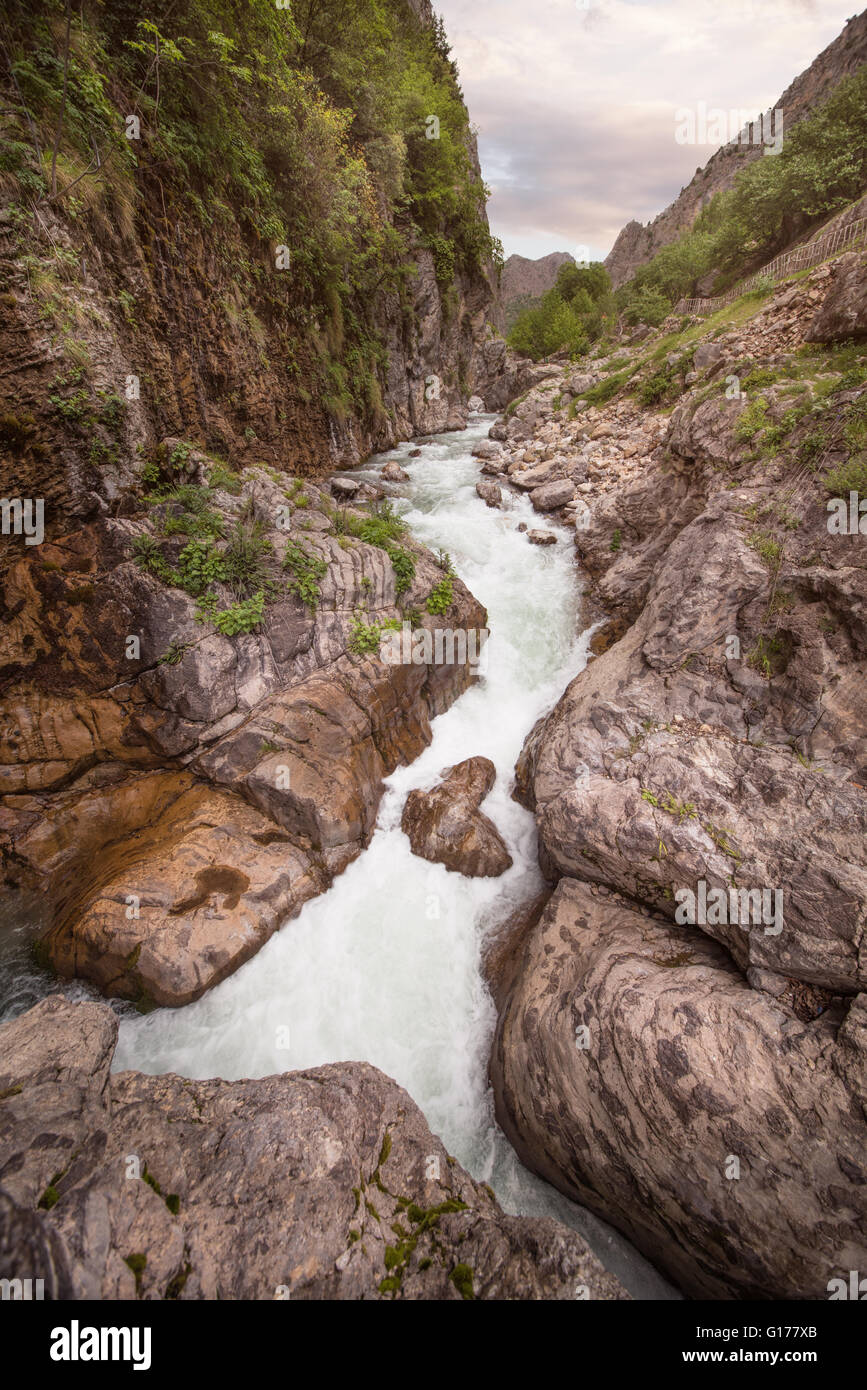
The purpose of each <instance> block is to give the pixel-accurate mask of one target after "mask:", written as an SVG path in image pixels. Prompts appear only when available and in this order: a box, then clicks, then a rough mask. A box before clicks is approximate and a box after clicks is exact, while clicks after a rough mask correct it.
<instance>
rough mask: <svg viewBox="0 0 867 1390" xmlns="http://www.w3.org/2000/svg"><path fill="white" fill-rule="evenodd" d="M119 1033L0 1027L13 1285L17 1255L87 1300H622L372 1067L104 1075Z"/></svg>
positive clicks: (1, 1125)
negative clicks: (231, 1074)
mask: <svg viewBox="0 0 867 1390" xmlns="http://www.w3.org/2000/svg"><path fill="white" fill-rule="evenodd" d="M116 1034H117V1023H116V1020H115V1018H114V1015H113V1014H112V1011H111V1010H110V1009H109V1008H108V1007H107V1006H106V1005H103V1004H91V1003H88V1004H72V1003H69V1002H67V1001H66V1000H63V999H60V998H59V997H54V998H50V999H46V1000H43V1001H42V1003H40V1004H38V1005H36V1007H35V1008H33V1009H31V1010H30V1011H29V1012H28V1013H26V1014H24V1015H22V1016H21V1017H20V1018H17V1019H15V1020H14V1021H12V1022H11V1023H7V1024H5V1025H3V1026H2V1027H0V1096H2V1101H0V1189H2V1190H0V1268H2V1272H3V1274H4V1275H5V1274H6V1271H7V1267H8V1266H9V1263H10V1261H12V1260H14V1259H15V1258H16V1256H17V1257H18V1258H21V1257H23V1256H24V1255H26V1258H27V1261H28V1263H27V1265H26V1268H27V1270H28V1272H32V1277H33V1278H43V1279H45V1283H46V1289H47V1290H48V1291H49V1292H50V1293H55V1294H59V1296H61V1297H65V1298H73V1299H98V1300H104V1299H111V1300H115V1299H135V1298H140V1299H145V1300H151V1299H164V1298H169V1299H184V1300H188V1299H267V1300H273V1299H275V1298H276V1299H290V1298H291V1299H361V1298H390V1299H394V1298H403V1299H461V1298H505V1299H542V1298H544V1299H575V1298H578V1299H583V1298H587V1297H589V1298H605V1299H618V1298H625V1297H627V1295H626V1294H625V1293H624V1291H623V1289H622V1287H621V1286H620V1284H619V1283H618V1281H617V1280H616V1279H615V1278H614V1277H613V1276H612V1275H610V1274H608V1273H607V1272H606V1271H605V1270H604V1269H603V1267H602V1265H601V1264H600V1262H599V1260H598V1259H597V1258H596V1257H595V1256H594V1255H593V1254H592V1253H591V1252H590V1250H589V1249H588V1248H587V1246H586V1245H585V1243H584V1241H583V1240H582V1238H581V1237H580V1236H578V1235H577V1234H576V1233H575V1232H573V1231H571V1230H568V1229H567V1228H566V1227H563V1226H560V1225H559V1224H558V1223H556V1222H554V1221H550V1220H534V1219H525V1218H521V1217H512V1216H506V1215H505V1214H504V1213H503V1211H502V1210H501V1208H500V1207H499V1205H498V1203H497V1201H496V1200H495V1198H494V1196H493V1194H492V1192H491V1190H490V1189H489V1188H487V1187H485V1186H483V1185H481V1184H478V1183H476V1182H474V1180H473V1179H472V1178H471V1177H470V1175H469V1174H468V1173H467V1172H465V1170H464V1169H463V1168H462V1167H461V1166H460V1164H458V1163H456V1162H455V1160H454V1159H453V1158H450V1157H449V1155H448V1154H447V1153H446V1151H445V1149H444V1148H443V1145H442V1144H441V1143H440V1141H439V1140H438V1139H437V1138H436V1137H435V1136H434V1135H433V1134H432V1133H431V1131H430V1129H429V1128H428V1126H427V1124H426V1122H425V1119H424V1117H423V1115H422V1114H421V1112H420V1110H419V1109H418V1108H417V1106H416V1105H414V1103H413V1101H412V1100H411V1099H410V1097H409V1096H408V1095H407V1093H406V1092H405V1091H404V1090H402V1088H401V1087H400V1086H398V1085H397V1084H396V1083H395V1082H394V1081H391V1080H390V1079H389V1078H388V1077H387V1076H384V1075H383V1073H382V1072H380V1071H377V1069H376V1068H375V1067H372V1066H369V1065H367V1064H366V1063H362V1062H348V1063H337V1064H334V1065H331V1066H324V1067H316V1068H313V1069H312V1070H309V1071H302V1072H290V1073H287V1074H285V1075H282V1076H268V1077H263V1078H262V1079H261V1080H255V1081H234V1082H228V1081H220V1080H213V1081H188V1080H184V1079H183V1078H182V1077H179V1076H144V1075H142V1074H140V1073H138V1072H121V1073H116V1074H114V1075H112V1074H111V1071H110V1068H111V1060H112V1054H113V1051H114V1045H115V1039H116ZM20 1269H21V1266H20V1265H18V1266H17V1269H16V1268H14V1267H13V1270H12V1272H13V1274H14V1273H18V1272H20Z"/></svg>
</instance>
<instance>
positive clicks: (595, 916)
mask: <svg viewBox="0 0 867 1390" xmlns="http://www.w3.org/2000/svg"><path fill="white" fill-rule="evenodd" d="M865 1045H867V996H865V995H859V996H858V998H857V999H855V1000H854V1001H851V1002H850V1001H848V1000H847V1001H845V1003H843V1002H841V1003H839V1004H836V1005H833V1006H832V1007H830V1008H828V1009H827V1010H826V1011H825V1012H824V1013H823V1014H822V1016H821V1017H820V1018H817V1019H816V1020H815V1021H813V1022H810V1023H804V1022H802V1021H800V1020H799V1019H798V1018H797V1017H796V1016H795V1014H794V1012H793V1010H792V1008H791V1007H790V1006H788V1005H787V1004H786V1003H785V1002H782V1001H779V1002H778V1001H774V1000H772V999H771V998H770V997H769V996H768V995H767V994H763V993H760V992H757V991H756V990H753V989H751V988H750V987H749V985H748V984H747V983H746V982H745V981H744V979H743V978H742V976H741V975H740V973H739V971H738V970H737V969H736V968H735V967H734V966H733V965H732V963H731V961H730V960H729V959H728V958H727V956H726V953H725V952H724V951H722V950H721V949H720V948H719V947H718V946H716V945H715V944H714V943H713V942H711V941H709V940H708V939H707V937H705V936H703V935H702V933H701V932H700V931H697V930H695V929H691V928H678V927H675V926H673V925H672V924H670V923H668V922H657V921H651V920H648V919H647V918H645V917H643V916H641V915H640V913H638V912H636V911H635V910H633V909H630V908H629V907H627V906H626V905H625V904H622V903H615V902H612V901H611V900H610V899H608V898H598V897H594V896H592V894H591V890H590V888H589V886H588V885H586V884H580V883H576V882H574V881H572V880H569V879H564V880H563V881H561V883H560V884H559V885H558V887H557V889H556V891H555V893H554V897H553V898H552V900H551V902H550V904H549V905H548V907H547V908H546V910H545V912H544V914H543V916H542V920H541V922H540V924H539V926H538V928H536V930H535V931H534V932H533V933H532V935H531V936H530V939H529V943H528V945H527V947H526V955H525V958H524V961H523V965H522V968H521V971H520V974H519V979H518V983H517V984H516V986H515V988H514V992H513V994H512V995H511V997H510V999H509V1002H508V1003H507V1005H506V1008H505V1010H504V1012H503V1014H502V1016H501V1020H500V1025H499V1030H498V1037H497V1041H496V1044H495V1052H494V1066H493V1071H494V1079H495V1083H496V1088H497V1094H498V1117H499V1119H500V1122H501V1124H502V1125H503V1126H504V1127H505V1129H506V1132H507V1133H508V1134H509V1135H510V1137H512V1139H513V1142H514V1143H515V1144H516V1146H517V1148H518V1151H519V1153H520V1154H521V1157H522V1158H523V1160H524V1162H525V1163H527V1164H528V1165H529V1166H530V1167H531V1168H533V1169H534V1171H536V1172H538V1173H541V1174H542V1175H543V1176H544V1177H546V1178H548V1180H549V1181H551V1182H554V1183H555V1184H556V1185H557V1186H558V1187H560V1188H561V1189H562V1190H563V1191H566V1192H568V1193H569V1194H570V1195H572V1196H573V1197H575V1198H576V1200H578V1201H580V1202H583V1203H584V1204H586V1205H587V1206H590V1207H591V1208H592V1209H594V1210H595V1211H597V1212H599V1213H602V1214H604V1215H605V1216H606V1217H607V1218H608V1219H609V1220H611V1219H612V1218H613V1219H614V1220H615V1221H616V1223H617V1225H618V1226H619V1227H620V1228H621V1229H622V1230H624V1231H626V1232H627V1233H628V1234H629V1236H630V1237H631V1238H632V1239H633V1240H634V1241H635V1242H636V1244H637V1245H638V1246H639V1247H640V1248H641V1249H643V1250H644V1251H645V1252H646V1253H647V1254H648V1256H650V1257H651V1258H653V1259H655V1260H656V1261H657V1262H661V1263H662V1264H663V1265H664V1267H665V1268H666V1269H667V1270H668V1271H669V1272H670V1273H671V1274H672V1276H673V1277H674V1278H675V1279H677V1281H678V1282H679V1284H680V1285H681V1287H682V1288H683V1289H684V1290H685V1291H686V1292H687V1293H689V1294H691V1295H693V1296H694V1297H697V1298H726V1297H739V1298H768V1297H771V1298H814V1299H818V1298H827V1285H828V1281H829V1280H830V1279H832V1278H835V1277H839V1276H840V1275H841V1274H842V1275H843V1276H844V1277H847V1276H846V1271H848V1270H849V1269H850V1268H852V1269H857V1268H858V1267H859V1264H860V1266H861V1267H863V1263H864V1256H865V1252H867V1205H865V1200H864V1180H865V1170H864V1153H865V1141H867V1123H865V1109H864V1106H865V1101H867V1046H865Z"/></svg>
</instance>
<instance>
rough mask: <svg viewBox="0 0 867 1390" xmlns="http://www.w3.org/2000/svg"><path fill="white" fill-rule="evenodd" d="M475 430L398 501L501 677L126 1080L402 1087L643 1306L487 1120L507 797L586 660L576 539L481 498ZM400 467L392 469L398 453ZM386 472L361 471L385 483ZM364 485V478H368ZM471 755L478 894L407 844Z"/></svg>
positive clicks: (468, 702) (508, 898)
mask: <svg viewBox="0 0 867 1390" xmlns="http://www.w3.org/2000/svg"><path fill="white" fill-rule="evenodd" d="M489 424H490V419H489V418H485V417H480V418H479V419H477V420H475V421H474V422H473V423H472V424H471V426H470V428H469V429H468V430H466V431H464V432H462V433H460V434H453V435H444V436H440V437H438V438H437V439H436V440H435V441H432V442H430V443H428V444H426V445H425V447H424V448H423V450H422V456H421V457H420V458H417V459H412V458H410V457H409V451H410V448H411V446H410V445H408V444H407V445H404V446H402V447H401V449H400V450H397V451H395V452H396V455H397V456H398V457H399V458H400V462H401V464H402V466H403V467H404V468H405V469H406V470H407V471H408V472H409V474H410V482H409V483H407V484H403V485H401V486H397V487H395V488H393V489H391V491H392V493H393V495H394V499H395V502H396V505H397V509H398V510H399V511H400V513H401V514H402V515H403V517H404V519H405V520H406V522H407V523H408V525H409V527H410V528H411V530H412V533H413V534H414V535H415V536H416V537H418V538H419V539H420V540H422V541H423V542H425V543H426V544H427V545H428V546H430V547H431V548H434V549H436V548H442V549H444V550H448V551H449V553H450V554H451V556H452V560H453V562H454V565H455V568H456V570H457V572H458V574H459V575H460V577H461V578H462V579H463V580H464V581H465V582H466V584H467V585H468V586H469V588H470V590H471V591H472V593H473V594H475V595H476V597H477V598H478V599H479V600H480V601H481V602H482V603H483V604H484V605H485V606H486V607H487V610H488V626H489V629H490V631H491V634H492V635H491V638H490V643H489V648H488V658H487V674H486V676H485V677H484V678H483V679H482V680H481V681H479V682H478V683H477V684H476V685H475V686H474V687H473V688H472V689H471V690H469V691H468V692H467V693H466V694H464V695H463V696H462V697H461V698H460V700H458V701H457V703H456V704H455V705H453V706H452V708H451V709H450V710H449V711H448V712H447V713H446V714H444V715H442V716H441V717H440V718H438V719H436V720H435V721H434V724H433V733H434V737H433V742H432V744H431V745H430V747H429V748H428V749H427V750H426V751H425V752H424V753H423V754H422V755H421V757H419V758H418V759H417V760H416V761H415V762H414V763H413V764H412V765H411V766H410V767H405V768H400V769H398V771H397V772H395V773H394V775H393V776H392V777H391V778H389V780H388V782H387V784H386V787H387V790H386V794H385V796H384V798H383V801H382V805H381V808H380V814H379V818H378V822H377V829H376V832H375V834H374V837H373V840H372V842H371V844H370V846H369V847H368V849H367V850H366V851H365V852H364V853H363V854H362V855H361V857H360V858H359V859H357V860H356V861H355V863H354V864H352V865H351V866H350V867H349V869H347V870H346V872H345V873H344V874H343V875H342V876H341V877H340V878H339V879H338V880H337V881H336V882H335V884H334V885H333V887H332V888H331V889H330V890H329V892H327V893H326V894H324V895H323V896H322V897H320V898H318V899H316V900H314V901H313V902H311V903H309V904H307V906H306V907H305V908H304V909H303V911H302V912H301V914H300V916H299V917H297V918H296V919H295V920H293V921H290V922H287V923H286V924H285V925H284V926H283V928H282V929H281V930H280V931H279V932H277V933H276V934H275V935H274V936H273V937H272V938H271V940H270V941H269V942H268V944H267V945H266V946H265V947H264V948H263V949H262V950H261V951H260V952H259V953H258V955H257V956H255V957H254V959H253V960H251V961H249V962H248V963H247V964H246V965H245V966H243V967H242V968H241V969H240V970H239V971H238V972H237V973H236V974H235V975H233V976H232V977H231V978H230V979H228V980H226V981H225V982H224V983H223V984H221V985H219V986H217V987H216V988H215V989H213V990H211V991H210V992H209V993H208V994H207V995H205V996H204V997H203V998H202V999H200V1000H198V1001H197V1002H196V1003H194V1004H190V1005H188V1006H187V1007H186V1008H183V1009H177V1010H167V1009H160V1010H157V1011H156V1012H154V1013H151V1014H149V1015H147V1016H146V1017H141V1016H130V1015H127V1016H126V1017H124V1018H123V1019H122V1021H121V1028H120V1040H119V1044H118V1049H117V1053H116V1057H115V1068H117V1069H120V1068H127V1067H135V1068H137V1069H139V1070H142V1071H146V1072H165V1071H173V1072H178V1073H180V1074H182V1075H185V1076H190V1077H208V1076H221V1077H225V1078H227V1079H234V1078H239V1077H246V1076H265V1075H268V1074H270V1073H273V1072H283V1071H291V1070H296V1069H299V1068H304V1067H310V1066H318V1065H321V1064H323V1063H326V1062H333V1061H351V1060H364V1061H368V1062H372V1063H374V1064H375V1065H376V1066H378V1067H380V1068H381V1069H382V1070H383V1071H384V1072H386V1073H387V1074H388V1075H389V1076H392V1077H394V1078H395V1079H396V1080H397V1081H399V1082H400V1083H401V1085H403V1086H405V1087H406V1089H407V1090H408V1091H409V1093H410V1095H411V1096H412V1097H413V1099H414V1100H415V1101H416V1102H417V1103H418V1104H419V1105H420V1107H421V1108H422V1110H423V1111H424V1113H425V1116H426V1118H427V1120H428V1122H429V1123H430V1126H431V1128H432V1129H433V1131H434V1132H435V1133H436V1134H439V1135H440V1137H441V1138H442V1140H443V1142H444V1143H445V1145H446V1147H447V1149H448V1150H449V1151H450V1152H451V1153H453V1154H455V1155H456V1157H457V1158H458V1159H459V1161H460V1162H461V1163H463V1164H464V1166H465V1167H466V1168H468V1169H469V1171H470V1172H471V1173H473V1175H474V1176H475V1177H477V1178H478V1179H480V1180H484V1181H488V1182H490V1183H491V1184H492V1186H493V1187H494V1188H495V1190H496V1191H497V1194H498V1196H499V1198H500V1200H501V1202H502V1203H503V1205H504V1206H505V1207H506V1209H507V1210H510V1211H521V1212H525V1213H528V1214H534V1215H542V1214H546V1215H555V1216H559V1217H560V1219H562V1220H566V1221H567V1222H568V1223H569V1224H570V1225H573V1226H577V1227H578V1228H580V1229H581V1230H582V1231H583V1232H584V1233H585V1235H586V1236H587V1238H588V1240H589V1241H590V1243H591V1244H592V1245H593V1246H594V1248H595V1249H597V1251H598V1253H599V1254H600V1256H601V1257H602V1258H603V1259H604V1260H605V1262H606V1264H608V1265H609V1267H610V1268H612V1269H614V1270H615V1271H616V1272H617V1273H618V1274H620V1276H621V1278H623V1279H624V1281H625V1282H626V1283H627V1284H628V1286H629V1287H630V1288H631V1289H632V1291H633V1293H634V1294H635V1295H636V1296H639V1297H641V1296H644V1297H666V1296H671V1294H670V1293H669V1291H668V1290H667V1286H666V1285H665V1284H664V1283H663V1281H662V1280H660V1279H659V1277H658V1276H657V1275H656V1274H655V1273H654V1272H653V1271H652V1270H651V1269H650V1266H648V1265H646V1263H645V1262H644V1261H643V1260H642V1259H641V1258H640V1257H639V1256H638V1255H637V1254H636V1253H635V1252H634V1251H632V1250H631V1249H630V1248H629V1247H628V1246H627V1245H626V1243H625V1242H624V1241H622V1240H621V1239H620V1237H618V1236H616V1235H615V1234H614V1233H613V1232H611V1231H609V1230H608V1228H607V1227H605V1226H604V1225H603V1224H602V1223H601V1222H598V1221H596V1220H595V1218H593V1217H592V1216H591V1215H590V1214H589V1213H587V1212H584V1211H582V1210H581V1209H580V1208H578V1207H576V1206H574V1204H572V1203H570V1202H567V1201H566V1199H565V1198H563V1197H561V1196H560V1195H559V1194H557V1193H555V1192H554V1191H553V1190H552V1189H551V1188H549V1187H548V1186H547V1185H546V1184H544V1183H541V1182H540V1181H539V1180H538V1179H536V1178H534V1177H532V1176H531V1175H530V1174H529V1173H528V1172H527V1171H526V1170H525V1169H524V1168H523V1167H522V1166H521V1165H520V1163H519V1162H518V1160H517V1158H516V1156H515V1154H514V1152H513V1150H512V1149H511V1147H510V1146H509V1145H508V1143H507V1142H506V1140H505V1138H504V1137H503V1135H502V1134H501V1132H500V1130H499V1129H498V1128H497V1126H496V1124H495V1122H494V1119H493V1107H492V1102H491V1095H490V1091H489V1087H488V1083H487V1058H488V1051H489V1048H490V1043H491V1037H492V1033H493V1028H494V1023H495V1015H494V1007H493V1003H492V1001H491V998H490V995H489V994H488V991H487V988H486V986H485V984H484V981H483V979H482V975H481V971H480V955H481V945H482V941H483V939H484V935H485V931H486V929H489V928H490V927H491V926H492V925H493V924H495V923H497V922H500V921H502V920H503V918H504V917H506V916H507V915H508V914H509V912H510V911H512V910H513V908H514V907H515V906H517V905H518V904H519V903H521V902H524V901H526V900H527V899H528V898H529V897H531V896H532V895H533V894H534V893H535V892H536V891H538V889H539V887H540V886H541V878H540V875H539V871H538V866H537V862H536V837H535V826H534V822H533V818H532V816H531V815H530V814H529V813H528V812H526V811H525V810H523V809H522V808H521V807H520V806H518V805H517V803H516V802H514V801H513V800H512V799H511V795H510V792H511V787H512V785H513V780H514V764H515V759H516V757H517V755H518V753H519V752H520V749H521V746H522V744H523V741H524V738H525V737H526V734H527V732H528V730H529V729H530V727H531V726H532V724H533V723H534V721H535V720H536V718H537V717H538V716H539V715H540V714H541V713H543V712H544V711H545V710H546V709H547V708H549V707H550V705H551V704H552V703H553V702H554V700H556V698H557V697H558V696H559V695H560V694H561V692H562V690H563V688H564V687H565V685H566V683H567V682H568V680H570V679H571V677H572V676H573V675H575V674H576V673H577V672H578V671H579V670H581V669H582V667H583V666H584V664H585V662H586V649H587V642H588V636H589V635H588V634H587V633H584V634H583V635H579V633H578V603H579V589H578V584H577V582H576V575H575V571H574V559H573V556H574V551H573V546H572V544H571V538H570V537H569V536H568V535H567V533H566V532H564V531H563V530H562V529H558V528H557V527H547V524H546V527H547V529H553V530H555V532H556V533H557V535H558V544H557V545H555V546H548V547H539V546H534V545H531V544H530V543H529V542H528V540H527V537H526V535H524V534H522V533H521V532H519V531H518V530H517V526H518V523H519V522H520V521H526V522H527V524H528V525H529V526H531V527H532V526H533V525H538V524H539V518H538V517H537V516H536V515H535V513H533V511H532V508H531V507H530V504H529V502H528V501H527V499H526V498H523V497H522V498H516V499H514V500H513V501H512V502H511V504H510V505H509V508H508V510H505V511H503V512H499V511H495V510H492V509H489V508H488V507H486V506H485V504H484V503H483V502H482V501H481V500H480V499H479V498H478V497H477V496H476V493H475V484H476V481H477V480H478V477H479V464H478V460H476V459H473V458H472V457H471V455H470V450H471V448H472V447H473V445H474V444H475V443H476V442H477V441H478V440H479V439H480V438H482V437H483V436H484V435H485V434H486V433H487V430H488V427H489ZM394 456H395V454H394V453H393V454H392V455H390V457H394ZM380 464H381V460H380V461H376V460H374V461H373V464H372V466H371V468H370V469H369V470H368V471H367V472H368V474H369V476H371V477H376V478H377V479H378V468H379V465H380ZM363 471H364V470H362V472H363ZM474 754H483V755H485V756H486V757H489V758H490V759H491V760H492V761H493V762H494V764H495V765H496V768H497V781H496V785H495V787H494V789H493V791H492V792H491V794H490V796H489V797H488V799H487V800H486V802H485V804H484V810H485V812H486V813H487V814H488V815H489V816H490V817H491V818H492V819H493V821H494V823H495V824H496V825H497V827H498V828H499V830H500V832H501V834H502V835H503V836H504V838H505V840H506V842H507V844H508V846H509V850H510V852H511V854H512V858H513V860H514V863H513V866H512V868H511V869H509V870H508V872H507V873H506V874H504V875H503V876H502V877H501V878H499V879H468V878H465V877H463V876H462V875H460V874H455V873H450V872H448V871H447V870H446V869H445V868H443V867H441V866H440V865H435V864H429V863H427V862H426V861H425V860H423V859H419V858H416V857H415V856H414V855H413V854H412V853H411V852H410V848H409V841H408V840H407V839H406V837H405V836H404V834H403V832H402V831H401V829H400V815H401V810H402V808H403V804H404V801H405V800H406V796H407V793H408V792H409V791H410V789H412V788H413V787H428V786H432V785H433V784H434V783H435V782H436V781H437V780H438V778H439V774H440V772H441V771H442V769H443V768H445V767H448V766H450V765H451V764H453V763H456V762H459V761H460V760H461V759H463V758H467V757H470V756H472V755H474Z"/></svg>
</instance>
